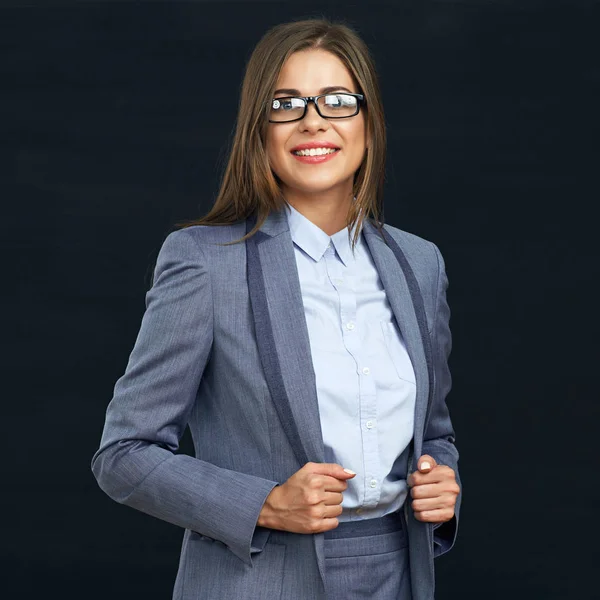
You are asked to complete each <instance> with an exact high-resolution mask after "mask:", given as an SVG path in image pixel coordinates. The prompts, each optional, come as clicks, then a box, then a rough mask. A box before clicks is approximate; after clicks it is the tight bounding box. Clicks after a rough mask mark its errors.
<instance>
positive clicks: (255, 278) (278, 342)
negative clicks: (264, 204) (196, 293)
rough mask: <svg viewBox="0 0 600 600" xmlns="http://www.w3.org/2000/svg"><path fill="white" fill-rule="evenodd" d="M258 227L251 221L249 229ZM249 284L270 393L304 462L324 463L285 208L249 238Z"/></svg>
mask: <svg viewBox="0 0 600 600" xmlns="http://www.w3.org/2000/svg"><path fill="white" fill-rule="evenodd" d="M253 226H254V222H253V220H252V219H248V221H247V223H246V232H248V231H250V229H251V228H252V227H253ZM246 259H247V276H248V289H249V293H250V303H251V306H252V313H253V318H254V325H255V333H256V338H257V344H258V351H259V354H260V359H261V363H262V366H263V370H264V374H265V378H266V380H267V385H268V387H269V392H270V393H271V397H272V399H273V402H274V404H275V408H276V410H277V414H278V416H279V419H280V421H281V425H282V427H283V429H284V431H285V433H286V435H287V437H288V439H289V441H290V444H291V446H292V448H293V450H294V454H295V455H296V457H297V459H298V462H299V463H300V464H301V465H304V464H305V463H307V462H309V461H313V462H324V456H325V451H324V448H323V437H322V433H321V422H320V418H319V405H318V400H317V388H316V380H315V373H314V369H313V364H312V355H311V350H310V340H309V337H308V327H307V325H306V317H305V315H304V304H303V302H302V291H301V288H300V280H299V276H298V270H297V267H296V257H295V255H294V246H293V242H292V238H291V235H290V232H289V226H288V223H287V217H286V215H285V212H284V211H283V210H281V211H279V212H277V211H273V212H271V214H270V215H269V217H268V218H267V220H266V221H265V223H264V224H263V225H262V227H261V228H260V230H259V231H258V232H257V233H256V234H255V235H253V236H252V237H250V238H248V239H247V240H246Z"/></svg>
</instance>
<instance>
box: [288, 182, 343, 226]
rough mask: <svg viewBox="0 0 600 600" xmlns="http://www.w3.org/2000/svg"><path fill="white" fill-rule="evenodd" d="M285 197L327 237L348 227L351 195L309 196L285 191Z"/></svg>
mask: <svg viewBox="0 0 600 600" xmlns="http://www.w3.org/2000/svg"><path fill="white" fill-rule="evenodd" d="M283 197H284V198H285V200H286V202H287V203H288V204H291V205H292V206H293V207H294V208H295V209H296V210H297V211H298V212H299V213H301V214H302V215H304V216H305V217H306V218H307V219H308V220H309V221H311V222H312V223H314V224H315V225H316V226H317V227H319V229H322V230H323V231H324V232H325V233H326V234H327V235H333V234H334V233H337V232H338V231H341V230H342V229H344V228H345V227H346V226H347V217H348V209H349V208H350V204H351V203H352V194H351V193H350V194H344V195H343V196H341V195H340V194H339V192H338V193H331V192H319V193H316V194H310V195H309V194H298V193H295V192H294V191H293V190H284V193H283Z"/></svg>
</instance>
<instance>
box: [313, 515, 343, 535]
mask: <svg viewBox="0 0 600 600" xmlns="http://www.w3.org/2000/svg"><path fill="white" fill-rule="evenodd" d="M339 524H340V522H339V521H338V520H337V519H336V518H335V517H334V518H331V519H323V520H322V522H321V527H320V529H319V531H318V532H317V531H315V532H314V533H321V532H323V531H330V530H331V529H335V528H336V527H337V526H338V525H339Z"/></svg>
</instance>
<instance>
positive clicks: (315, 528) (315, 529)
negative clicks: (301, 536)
mask: <svg viewBox="0 0 600 600" xmlns="http://www.w3.org/2000/svg"><path fill="white" fill-rule="evenodd" d="M320 530H321V523H319V521H311V522H310V523H309V524H308V531H309V533H319V531H320Z"/></svg>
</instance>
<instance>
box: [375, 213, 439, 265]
mask: <svg viewBox="0 0 600 600" xmlns="http://www.w3.org/2000/svg"><path fill="white" fill-rule="evenodd" d="M384 229H385V230H386V231H387V232H388V233H389V234H390V235H391V236H392V238H393V239H394V240H395V241H396V243H397V244H398V245H399V246H400V248H401V249H402V251H403V252H404V254H405V255H406V258H407V260H408V261H409V262H410V264H411V265H412V267H413V268H414V269H416V270H417V271H425V272H427V271H431V270H434V271H435V272H436V273H437V271H438V270H439V269H440V268H443V264H444V262H443V258H442V255H441V252H440V250H439V248H438V247H437V246H436V245H435V244H434V243H433V242H432V241H430V240H427V239H425V238H422V237H420V236H418V235H415V234H414V233H410V232H408V231H404V230H403V229H398V227H394V226H393V225H389V224H388V223H385V224H384Z"/></svg>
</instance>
